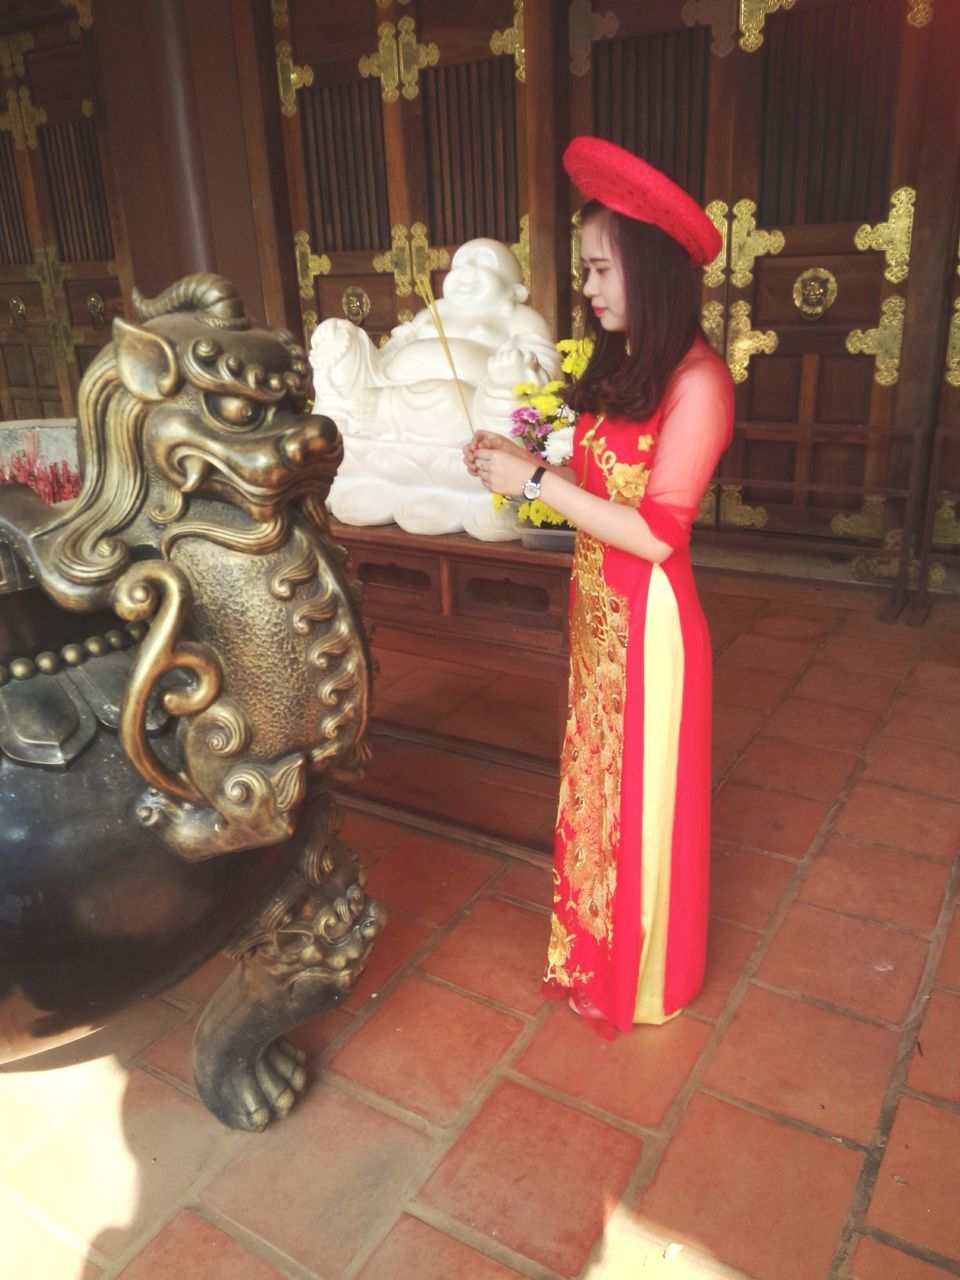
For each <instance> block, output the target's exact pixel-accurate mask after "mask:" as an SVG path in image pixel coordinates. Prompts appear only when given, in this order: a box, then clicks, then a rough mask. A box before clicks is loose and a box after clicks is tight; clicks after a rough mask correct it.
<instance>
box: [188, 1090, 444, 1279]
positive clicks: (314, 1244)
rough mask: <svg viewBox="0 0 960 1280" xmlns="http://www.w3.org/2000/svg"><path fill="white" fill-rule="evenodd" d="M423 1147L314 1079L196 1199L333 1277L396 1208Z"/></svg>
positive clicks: (419, 1173) (421, 1163) (416, 1171)
mask: <svg viewBox="0 0 960 1280" xmlns="http://www.w3.org/2000/svg"><path fill="white" fill-rule="evenodd" d="M294 1117H295V1119H294ZM433 1154H434V1146H433V1143H432V1142H431V1141H430V1140H429V1139H428V1138H425V1137H424V1136H423V1135H422V1134H420V1133H417V1132H415V1131H414V1130H413V1129H410V1128H408V1127H407V1125H405V1124H401V1123H400V1122H399V1121H398V1120H394V1119H393V1118H392V1117H390V1116H387V1115H384V1114H383V1113H382V1112H380V1111H376V1110H374V1109H373V1108H372V1107H367V1106H364V1104H363V1103H361V1102H359V1101H357V1099H355V1098H351V1097H347V1096H346V1095H344V1094H343V1093H341V1092H340V1091H339V1090H337V1089H334V1088H331V1087H329V1086H328V1087H326V1088H323V1087H321V1088H318V1089H314V1090H312V1091H311V1092H310V1093H309V1094H308V1095H307V1096H306V1098H305V1099H304V1100H303V1101H302V1102H301V1103H300V1104H299V1105H298V1106H297V1109H296V1111H295V1112H294V1113H293V1115H291V1117H290V1119H289V1121H285V1122H284V1123H283V1124H281V1125H278V1126H277V1127H276V1128H271V1129H268V1130H267V1131H266V1132H265V1133H262V1134H260V1135H259V1136H258V1137H257V1138H256V1139H255V1141H254V1142H253V1143H250V1144H248V1145H247V1146H246V1147H245V1148H244V1150H243V1151H242V1152H241V1155H240V1156H239V1157H238V1158H237V1159H235V1160H234V1161H233V1162H232V1163H231V1164H229V1165H228V1166H227V1167H226V1169H224V1170H223V1172H222V1173H220V1174H218V1175H217V1176H216V1177H215V1178H214V1179H213V1180H212V1182H210V1183H209V1185H208V1186H207V1187H206V1188H205V1189H204V1191H203V1192H202V1193H201V1196H200V1199H201V1203H202V1204H204V1205H206V1206H208V1207H209V1208H211V1209H212V1210H213V1211H214V1212H215V1213H217V1214H220V1215H222V1216H223V1217H224V1218H227V1219H229V1220H230V1221H231V1222H235V1223H236V1224H237V1225H238V1226H239V1227H242V1228H243V1229H244V1230H245V1231H249V1232H251V1233H252V1234H253V1235H255V1236H258V1237H259V1238H260V1239H261V1240H265V1241H266V1242H267V1243H268V1244H271V1245H273V1246H274V1247H275V1248H277V1249H280V1250H282V1251H283V1252H284V1253H286V1254H289V1256H290V1257H291V1258H293V1259H295V1260H296V1261H297V1262H298V1263H300V1265H301V1266H304V1267H307V1268H309V1269H311V1270H314V1271H317V1272H318V1273H319V1274H321V1275H330V1274H331V1273H332V1274H335V1275H336V1274H339V1272H341V1271H342V1270H343V1269H344V1268H345V1267H346V1266H348V1265H349V1263H350V1262H351V1261H352V1260H353V1258H355V1257H356V1255H357V1253H358V1252H359V1251H360V1249H361V1248H362V1247H363V1245H364V1244H365V1243H366V1242H367V1241H368V1240H369V1239H370V1238H371V1236H372V1235H373V1234H374V1233H375V1232H376V1231H377V1230H379V1229H380V1228H381V1227H383V1226H385V1225H386V1224H387V1223H389V1222H390V1221H392V1220H393V1219H394V1218H395V1217H396V1216H397V1215H398V1214H399V1212H400V1210H401V1208H402V1206H403V1204H404V1202H405V1201H406V1199H407V1197H408V1195H409V1194H410V1192H411V1191H412V1190H413V1188H414V1187H415V1186H416V1185H417V1184H418V1182H419V1181H420V1180H421V1179H422V1178H423V1176H424V1171H425V1170H426V1169H427V1168H428V1167H429V1165H430V1162H431V1161H432V1159H433Z"/></svg>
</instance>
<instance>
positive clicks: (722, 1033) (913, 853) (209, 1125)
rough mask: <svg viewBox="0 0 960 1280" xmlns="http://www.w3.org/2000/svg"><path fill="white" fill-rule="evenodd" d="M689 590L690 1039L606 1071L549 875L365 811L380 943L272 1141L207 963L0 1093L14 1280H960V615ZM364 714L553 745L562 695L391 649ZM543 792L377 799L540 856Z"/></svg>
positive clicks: (762, 590)
mask: <svg viewBox="0 0 960 1280" xmlns="http://www.w3.org/2000/svg"><path fill="white" fill-rule="evenodd" d="M701 581H702V585H703V588H704V592H703V594H704V602H705V606H706V609H707V612H708V615H709V617H710V619H711V622H712V624H713V630H714V636H715V643H716V648H717V665H716V681H715V694H716V713H715V721H716V734H715V744H714V762H715V769H716V778H715V782H716V787H717V796H716V802H715V823H714V838H715V866H714V889H713V900H712V907H713V913H714V914H713V916H712V920H711V933H710V943H709V960H708V971H707V981H706V985H705V987H704V990H703V992H702V993H701V994H700V996H699V997H698V998H697V1000H696V1001H695V1002H694V1004H693V1006H692V1007H691V1008H690V1009H689V1010H688V1011H687V1012H686V1013H685V1014H684V1015H683V1016H682V1017H681V1018H679V1019H678V1020H677V1021H675V1022H673V1023H671V1024H669V1025H668V1026H666V1027H663V1028H660V1029H654V1028H641V1029H637V1030H635V1031H634V1032H633V1033H632V1034H631V1035H629V1036H624V1037H620V1038H618V1039H617V1040H615V1041H613V1042H610V1043H608V1042H606V1041H603V1040H601V1039H599V1038H598V1037H597V1036H596V1035H595V1034H594V1033H593V1032H592V1030H591V1029H590V1028H589V1027H588V1026H586V1025H585V1024H584V1023H582V1022H581V1021H579V1020H578V1019H577V1018H575V1017H574V1015H573V1014H571V1013H570V1012H569V1010H568V1009H567V1008H566V1006H565V1005H563V1004H557V1003H553V1002H546V1003H545V1002H544V1001H543V1000H542V999H541V997H540V993H539V985H538V983H539V975H540V967H541V963H542V960H543V954H544V949H545V944H546V939H547V932H548V909H549V902H550V882H549V876H548V873H547V870H546V869H545V866H544V865H536V864H534V863H531V862H526V861H512V860H510V859H507V858H504V857H501V856H499V855H497V854H495V853H493V852H491V851H490V849H489V847H488V848H477V847H467V846H466V845H454V844H452V843H450V842H449V841H445V840H444V839H441V838H439V837H437V836H436V835H424V834H422V833H420V832H418V831H415V830H412V829H411V828H410V827H407V826H401V825H399V824H398V823H394V822H392V821H387V820H383V819H379V818H374V817H368V816H362V815H360V814H357V813H351V814H350V815H349V816H348V818H347V822H346V830H347V833H348V835H349V838H350V839H351V841H352V842H353V843H354V844H355V845H356V847H357V848H358V849H359V850H360V851H361V852H362V853H363V855H364V857H365V859H366V860H367V862H368V864H369V866H370V888H371V892H372V893H373V894H374V895H375V896H377V897H378V898H380V899H381V900H382V901H383V902H384V903H385V904H386V906H387V908H388V911H389V914H390V917H391V921H390V924H389V925H388V928H387V931H386V932H385V933H384V934H383V935H382V937H381V939H380V940H379V942H378V943H377V946H376V949H375V951H374V955H373V958H372V960H371V963H370V965H369V968H368V970H367V972H366V974H365V975H364V976H363V978H362V980H361V982H360V983H359V984H358V986H357V988H356V989H355V990H354V992H353V993H352V994H351V996H350V998H349V999H348V1000H347V1001H346V1003H345V1004H344V1005H343V1006H342V1007H341V1008H339V1009H336V1010H334V1011H332V1012H331V1013H330V1014H328V1015H327V1016H326V1017H325V1018H322V1019H317V1020H315V1021H314V1022H313V1023H308V1024H306V1025H305V1026H303V1027H301V1028H299V1029H298V1030H297V1031H296V1032H295V1033H294V1036H293V1038H294V1039H295V1040H296V1042H297V1043H298V1044H299V1045H301V1046H302V1047H304V1048H306V1049H307V1050H308V1051H309V1053H310V1054H311V1056H312V1061H313V1067H312V1071H313V1080H312V1083H311V1086H310V1088H309V1090H308V1092H307V1094H306V1095H305V1097H304V1098H303V1100H302V1101H301V1102H300V1103H299V1104H298V1105H297V1107H296V1108H295V1110H294V1112H293V1113H292V1114H291V1116H290V1117H289V1118H288V1119H287V1120H286V1121H285V1122H284V1123H282V1124H280V1125H278V1126H277V1127H276V1128H275V1129H272V1130H270V1131H268V1132H267V1133H266V1134H264V1135H261V1136H257V1137H253V1136H248V1135H239V1134H233V1133H230V1132H228V1131H227V1130H225V1129H223V1128H221V1127H220V1126H219V1125H218V1124H217V1123H216V1122H215V1121H214V1120H213V1119H212V1118H211V1117H209V1116H208V1115H207V1113H206V1112H205V1111H204V1110H203V1108H202V1107H201V1106H200V1104H199V1102H198V1101H197V1098H196V1095H195V1093H194V1091H193V1087H192V1083H191V1072H190V1039H191V1035H192V1030H193V1025H194V1023H195V1020H196V1016H197V1013H198V1010H199V1009H200V1008H201V1007H202V1005H203V1003H204V1001H205V1000H206V999H207V997H208V996H209V994H210V992H211V991H212V990H214V989H215V988H216V986H217V985H218V984H219V982H220V981H221V980H222V978H223V976H224V974H225V973H226V972H227V970H228V966H227V965H226V964H225V963H224V962H223V961H222V960H217V961H214V962H213V963H211V964H210V965H208V966H207V967H206V969H204V970H202V971H200V972H199V973H197V974H194V975H193V976H192V977H191V978H189V979H187V980H186V981H185V982H183V983H181V985H180V986H179V987H178V988H176V989H175V990H174V991H172V992H170V993H168V995H167V996H166V997H164V998H163V999H160V1000H156V1001H154V1002H153V1003H152V1004H150V1005H147V1006H146V1007H144V1008H141V1009H138V1010H136V1011H135V1012H133V1013H131V1014H129V1015H128V1016H127V1017H126V1018H124V1019H123V1020H122V1021H121V1022H120V1023H118V1024H116V1025H115V1026H113V1027H111V1028H108V1029H106V1030H105V1031H102V1032H100V1033H98V1034H97V1035H96V1036H93V1037H91V1038H89V1039H88V1040H87V1041H83V1042H80V1043H78V1044H76V1045H73V1046H69V1047H67V1048H65V1049H61V1050H59V1051H57V1052H56V1053H55V1054H52V1055H48V1056H47V1057H46V1058H45V1059H37V1060H34V1061H32V1062H27V1063H22V1064H20V1069H16V1068H14V1067H8V1068H6V1069H4V1070H2V1071H0V1132H2V1134H3V1141H2V1144H0V1276H2V1277H3V1280H8V1277H9V1280H77V1278H79V1277H83V1278H84V1280H113V1277H123V1278H124V1280H181V1277H182V1278H183V1280H227V1278H228V1277H229V1280H277V1278H278V1277H287V1278H288V1280H517V1278H518V1277H526V1278H527V1280H558V1278H559V1277H579V1278H580V1280H721V1277H726V1278H727V1280H736V1278H738V1277H739V1278H740V1280H745V1278H747V1277H751V1278H753V1280H934V1278H935V1277H943V1276H954V1277H957V1276H960V1208H958V1206H960V909H958V906H957V896H958V884H960V860H958V847H960V643H958V641H957V637H958V635H960V601H950V602H947V601H941V602H940V603H938V605H937V606H936V609H935V611H934V613H933V616H932V617H931V618H930V620H929V621H928V624H927V625H926V626H925V627H924V628H922V629H919V630H915V629H911V628H909V627H907V626H905V625H893V626H889V627H887V626H882V625H880V624H879V623H878V622H877V621H876V620H875V613H876V609H877V605H878V596H877V595H875V594H872V593H867V592H861V591H859V590H856V589H853V588H843V587H837V586H831V585H824V586H819V585H815V584H811V583H797V582H789V583H788V582H783V581H774V580H765V579H761V578H756V577H748V576H735V575H732V574H722V573H716V572H714V573H711V572H705V573H703V574H702V575H701ZM378 705H379V707H380V714H381V715H383V716H386V717H388V718H390V719H406V720H407V721H408V722H409V723H413V724H416V725H417V726H419V727H421V728H440V729H443V730H447V731H451V732H452V731H460V732H470V733H475V734H477V735H478V736H482V737H483V738H484V739H485V740H486V741H487V742H489V743H491V744H494V745H500V746H502V747H505V748H514V747H516V746H517V745H518V743H519V742H520V741H521V739H522V740H523V742H525V743H526V744H527V745H528V746H531V744H535V746H531V749H535V750H539V751H541V752H545V751H548V750H549V744H550V743H551V742H552V741H553V738H552V736H551V735H552V734H553V733H554V729H555V716H556V690H555V689H554V687H553V685H552V684H550V683H549V682H548V681H542V680H537V681H530V682H524V681H521V680H518V679H517V677H515V676H512V677H506V676H503V675H498V674H497V673H495V672H484V671H475V672H465V671H463V670H462V669H461V670H458V669H456V668H452V667H449V666H447V665H446V664H444V663H424V662H423V661H421V660H419V659H417V658H412V657H406V656H404V655H399V654H390V653H384V654H381V667H380V675H379V678H378ZM528 777H529V782H525V781H524V780H523V778H522V777H520V776H519V775H514V774H511V772H510V771H509V770H508V769H506V768H505V766H504V764H503V763H497V762H496V761H495V760H492V758H489V757H488V758H487V759H485V760H482V761H480V762H479V763H477V764H474V763H471V762H470V761H469V760H466V759H465V758H464V757H459V758H455V757H451V756H449V755H445V754H444V753H442V752H436V751H434V752H432V753H430V752H428V753H426V754H423V753H421V754H420V755H419V756H418V755H417V752H416V750H411V749H410V748H409V746H407V745H404V744H401V743H395V744H393V745H392V746H388V747H387V748H386V749H385V750H384V751H383V762H382V768H381V772H380V775H379V778H380V783H379V785H380V787H381V793H382V794H383V795H384V796H385V797H386V796H388V795H389V794H390V793H391V788H392V789H393V791H394V793H396V791H397V790H401V791H403V790H405V791H406V792H407V793H408V794H413V795H414V796H415V798H416V799H417V801H418V803H420V804H425V805H427V806H429V805H430V804H431V803H433V802H434V801H436V802H437V803H438V804H439V800H440V799H441V798H446V799H449V798H450V796H451V795H452V796H454V797H455V805H454V809H455V811H457V812H458V813H459V815H460V816H461V817H463V818H466V819H471V818H473V819H476V818H482V816H483V814H484V813H486V814H487V815H488V816H491V815H492V819H494V820H496V821H498V822H500V823H502V824H504V827H505V828H506V829H508V830H510V831H511V832H513V834H514V835H515V836H516V837H518V838H519V837H525V838H529V839H531V840H534V839H540V838H541V837H542V836H543V834H544V832H546V833H549V829H550V824H551V822H552V817H551V810H552V808H553V804H554V795H553V791H554V788H555V781H554V782H551V780H550V775H549V774H544V773H541V774H539V775H535V774H530V775H528ZM468 795H473V796H474V797H475V804H476V805H477V809H476V810H471V809H470V808H469V806H468V805H467V803H466V797H467V796H468ZM476 797H479V799H476Z"/></svg>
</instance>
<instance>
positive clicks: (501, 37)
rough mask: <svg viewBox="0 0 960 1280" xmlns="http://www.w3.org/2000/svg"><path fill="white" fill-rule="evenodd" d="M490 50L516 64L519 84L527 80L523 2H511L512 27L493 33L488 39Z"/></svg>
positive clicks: (515, 0)
mask: <svg viewBox="0 0 960 1280" xmlns="http://www.w3.org/2000/svg"><path fill="white" fill-rule="evenodd" d="M490 48H491V49H492V51H493V52H494V53H495V54H496V55H497V56H498V57H499V56H501V55H502V54H506V55H507V56H508V57H512V58H513V60H514V63H515V64H516V68H517V71H516V74H517V79H518V80H519V81H520V83H521V84H523V82H524V81H525V80H526V78H527V52H526V49H525V48H524V43H523V0H513V26H512V27H507V29H506V30H505V31H495V32H494V33H493V35H492V36H491V37H490Z"/></svg>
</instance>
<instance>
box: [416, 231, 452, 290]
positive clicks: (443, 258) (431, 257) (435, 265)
mask: <svg viewBox="0 0 960 1280" xmlns="http://www.w3.org/2000/svg"><path fill="white" fill-rule="evenodd" d="M410 258H411V266H412V270H413V278H414V280H419V279H420V277H421V276H429V274H430V272H431V271H440V270H442V269H443V268H444V267H449V265H450V255H449V253H447V251H446V249H431V248H430V242H429V240H428V238H427V228H426V227H425V226H424V225H423V223H422V222H415V223H414V224H413V226H412V227H411V228H410Z"/></svg>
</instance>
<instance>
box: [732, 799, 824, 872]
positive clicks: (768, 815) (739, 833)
mask: <svg viewBox="0 0 960 1280" xmlns="http://www.w3.org/2000/svg"><path fill="white" fill-rule="evenodd" d="M829 811H830V806H829V804H825V803H824V802H822V801H820V800H808V799H807V798H806V797H804V796H790V795H784V794H782V793H780V792H777V791H761V790H760V789H759V788H757V787H742V786H739V785H738V784H737V783H734V782H725V783H724V784H723V786H722V787H721V788H720V790H719V791H718V792H717V794H716V796H715V797H714V801H713V836H714V839H715V840H725V841H727V843H729V844H735V845H739V846H741V847H743V848H747V849H758V850H760V851H762V852H766V853H782V854H785V855H786V856H787V857H788V858H802V857H803V855H804V854H805V853H806V851H807V848H808V847H809V845H810V842H811V841H812V840H813V838H814V836H815V835H816V834H817V832H818V831H819V829H820V825H821V823H822V822H823V820H824V818H825V817H826V816H827V814H828V813H829Z"/></svg>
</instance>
